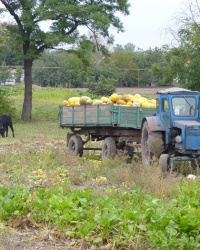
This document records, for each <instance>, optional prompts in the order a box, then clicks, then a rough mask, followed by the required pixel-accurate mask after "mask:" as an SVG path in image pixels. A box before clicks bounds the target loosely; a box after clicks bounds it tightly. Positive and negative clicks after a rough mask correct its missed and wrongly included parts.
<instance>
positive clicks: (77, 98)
mask: <svg viewBox="0 0 200 250" xmlns="http://www.w3.org/2000/svg"><path fill="white" fill-rule="evenodd" d="M79 100H80V97H70V98H69V99H68V103H69V105H74V104H75V103H76V102H79Z"/></svg>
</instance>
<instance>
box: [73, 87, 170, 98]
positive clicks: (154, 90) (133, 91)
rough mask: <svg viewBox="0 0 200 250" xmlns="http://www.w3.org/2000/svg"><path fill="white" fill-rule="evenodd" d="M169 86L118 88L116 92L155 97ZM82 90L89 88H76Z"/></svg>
mask: <svg viewBox="0 0 200 250" xmlns="http://www.w3.org/2000/svg"><path fill="white" fill-rule="evenodd" d="M166 88H168V87H166V86H164V87H149V88H116V93H118V94H133V95H134V94H140V95H144V96H147V97H155V94H156V93H157V92H158V91H159V90H162V89H166ZM76 89H77V90H80V91H87V88H76Z"/></svg>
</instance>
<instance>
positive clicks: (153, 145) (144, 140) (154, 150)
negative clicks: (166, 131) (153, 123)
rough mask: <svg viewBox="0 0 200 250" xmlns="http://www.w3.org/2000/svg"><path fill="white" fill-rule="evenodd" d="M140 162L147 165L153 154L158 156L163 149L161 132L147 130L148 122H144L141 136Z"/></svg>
mask: <svg viewBox="0 0 200 250" xmlns="http://www.w3.org/2000/svg"><path fill="white" fill-rule="evenodd" d="M141 144H142V145H141V149H142V162H143V165H145V166H146V165H149V164H150V161H151V160H152V158H153V155H154V156H156V157H159V156H160V155H161V154H162V152H163V151H164V141H163V136H162V133H161V132H154V131H153V132H152V131H149V127H148V123H147V122H144V124H143V127H142V136H141Z"/></svg>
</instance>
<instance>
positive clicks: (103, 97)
mask: <svg viewBox="0 0 200 250" xmlns="http://www.w3.org/2000/svg"><path fill="white" fill-rule="evenodd" d="M109 102H110V100H109V98H108V97H105V96H102V97H101V103H104V104H105V103H109Z"/></svg>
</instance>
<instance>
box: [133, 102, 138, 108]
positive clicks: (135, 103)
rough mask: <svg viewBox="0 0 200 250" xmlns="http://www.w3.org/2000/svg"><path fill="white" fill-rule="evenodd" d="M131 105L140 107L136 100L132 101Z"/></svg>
mask: <svg viewBox="0 0 200 250" xmlns="http://www.w3.org/2000/svg"><path fill="white" fill-rule="evenodd" d="M132 106H133V107H140V104H139V103H138V102H133V104H132Z"/></svg>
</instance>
